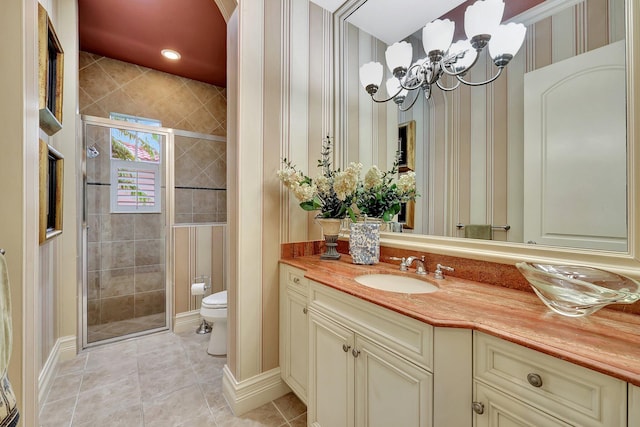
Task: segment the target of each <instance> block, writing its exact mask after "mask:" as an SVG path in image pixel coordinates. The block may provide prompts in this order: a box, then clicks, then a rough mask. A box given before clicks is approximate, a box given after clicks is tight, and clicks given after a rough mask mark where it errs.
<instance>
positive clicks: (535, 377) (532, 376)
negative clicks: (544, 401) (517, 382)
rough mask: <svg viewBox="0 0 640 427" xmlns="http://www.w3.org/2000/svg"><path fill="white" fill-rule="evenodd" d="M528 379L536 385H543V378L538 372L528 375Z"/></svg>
mask: <svg viewBox="0 0 640 427" xmlns="http://www.w3.org/2000/svg"><path fill="white" fill-rule="evenodd" d="M527 381H529V384H531V385H532V386H534V387H542V378H541V377H540V375H538V374H534V373H531V374H529V375H527Z"/></svg>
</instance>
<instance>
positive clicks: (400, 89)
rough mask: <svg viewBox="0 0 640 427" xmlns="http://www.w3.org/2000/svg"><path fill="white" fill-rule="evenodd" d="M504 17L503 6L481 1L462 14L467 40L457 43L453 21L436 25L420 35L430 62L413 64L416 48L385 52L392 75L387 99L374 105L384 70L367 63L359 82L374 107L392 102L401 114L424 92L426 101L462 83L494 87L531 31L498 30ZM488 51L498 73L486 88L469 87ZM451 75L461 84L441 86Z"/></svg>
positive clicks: (402, 45)
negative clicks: (470, 77) (472, 72)
mask: <svg viewBox="0 0 640 427" xmlns="http://www.w3.org/2000/svg"><path fill="white" fill-rule="evenodd" d="M503 13H504V2H503V1H502V0H478V1H476V2H475V3H474V4H472V5H471V6H469V7H468V8H467V10H466V11H465V14H464V30H465V33H466V36H467V37H468V39H467V40H460V41H457V42H455V43H453V44H452V43H451V42H452V41H453V33H454V30H455V23H454V22H452V21H451V20H449V19H444V20H441V19H436V20H435V21H432V22H430V23H428V24H427V25H426V26H425V27H424V28H423V29H422V46H423V48H424V51H425V53H426V54H427V56H426V57H425V58H422V59H418V60H417V61H416V62H415V63H413V64H411V60H412V58H413V47H412V46H411V43H407V42H405V41H401V42H397V43H394V44H392V45H391V46H389V47H388V48H387V50H386V51H385V59H386V62H387V67H388V68H389V71H390V72H391V74H392V75H393V77H391V78H389V79H388V80H387V81H386V88H387V94H389V95H390V96H389V97H388V98H386V99H376V98H375V97H374V95H375V94H376V92H378V89H379V88H380V83H381V82H382V76H383V67H382V65H381V64H380V63H379V62H368V63H366V64H364V65H362V66H361V67H360V82H361V83H362V86H363V87H364V89H365V90H366V91H367V93H368V94H369V95H371V99H372V100H373V101H375V102H380V103H381V102H387V101H390V100H393V101H394V102H395V103H396V104H397V105H398V108H399V109H400V110H401V111H407V110H409V109H410V108H411V107H413V105H414V104H415V102H416V100H417V99H418V92H419V91H420V89H422V91H423V92H424V96H425V99H429V98H430V97H431V90H432V88H433V86H434V85H436V86H437V87H439V88H440V89H441V90H443V91H452V90H455V89H457V88H458V86H460V83H463V84H465V85H469V86H482V85H486V84H488V83H491V82H493V81H494V80H496V79H497V78H498V77H500V74H501V73H502V70H503V69H504V67H506V66H507V64H509V61H511V59H513V57H514V55H515V54H516V53H517V52H518V50H519V49H520V46H522V43H523V42H524V36H525V33H526V31H527V29H526V27H525V26H524V25H523V24H516V23H509V24H506V25H500V21H501V20H502V14H503ZM486 46H489V55H490V56H491V59H492V60H493V63H494V65H495V66H496V67H498V70H497V72H496V73H495V75H494V76H492V77H491V78H489V79H488V80H485V81H482V82H470V81H467V80H465V79H464V75H465V74H466V73H467V72H468V71H469V70H470V69H471V68H472V67H473V66H474V65H475V64H476V62H477V61H478V57H479V56H480V52H482V50H483V49H484V48H485V47H486ZM445 75H448V76H452V77H455V79H456V80H457V81H456V83H455V85H454V86H452V87H446V86H444V85H443V83H442V82H441V81H440V79H441V77H443V76H445ZM409 91H415V97H414V98H413V100H412V101H411V103H410V104H409V105H408V106H406V107H404V106H403V105H404V101H405V99H406V97H407V94H408V93H409Z"/></svg>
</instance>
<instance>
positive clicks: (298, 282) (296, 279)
mask: <svg viewBox="0 0 640 427" xmlns="http://www.w3.org/2000/svg"><path fill="white" fill-rule="evenodd" d="M293 283H295V284H296V285H299V284H300V278H299V277H294V278H293Z"/></svg>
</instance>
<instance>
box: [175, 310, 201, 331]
mask: <svg viewBox="0 0 640 427" xmlns="http://www.w3.org/2000/svg"><path fill="white" fill-rule="evenodd" d="M201 322H202V317H201V316H200V310H193V311H185V312H184V313H178V314H176V317H174V318H173V332H174V333H176V334H179V333H182V332H185V331H195V330H196V328H197V327H198V326H199V325H200V323H201Z"/></svg>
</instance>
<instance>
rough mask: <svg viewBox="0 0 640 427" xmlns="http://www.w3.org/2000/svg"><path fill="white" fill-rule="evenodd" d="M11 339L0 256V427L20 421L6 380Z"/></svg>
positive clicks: (6, 276) (5, 279) (6, 275)
mask: <svg viewBox="0 0 640 427" xmlns="http://www.w3.org/2000/svg"><path fill="white" fill-rule="evenodd" d="M12 338H13V335H12V330H11V291H10V289H9V272H8V271H7V260H5V258H4V255H2V254H0V427H15V426H16V425H18V420H19V419H20V414H19V413H18V404H17V399H16V396H15V395H14V394H13V389H12V388H11V383H10V382H9V379H8V378H7V369H8V367H9V358H10V357H11V345H12Z"/></svg>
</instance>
